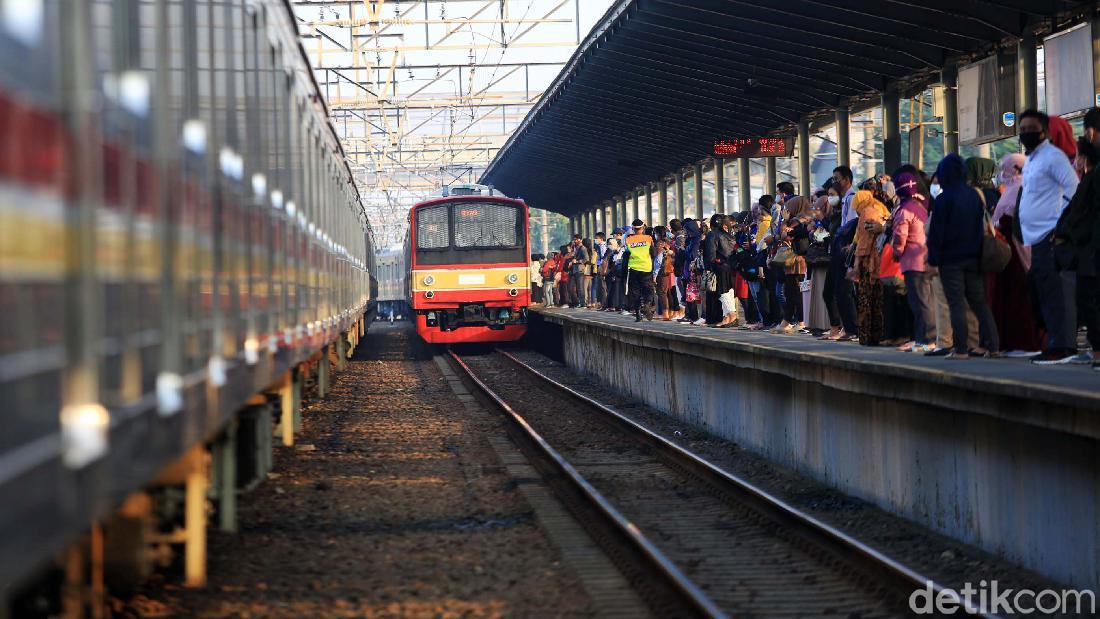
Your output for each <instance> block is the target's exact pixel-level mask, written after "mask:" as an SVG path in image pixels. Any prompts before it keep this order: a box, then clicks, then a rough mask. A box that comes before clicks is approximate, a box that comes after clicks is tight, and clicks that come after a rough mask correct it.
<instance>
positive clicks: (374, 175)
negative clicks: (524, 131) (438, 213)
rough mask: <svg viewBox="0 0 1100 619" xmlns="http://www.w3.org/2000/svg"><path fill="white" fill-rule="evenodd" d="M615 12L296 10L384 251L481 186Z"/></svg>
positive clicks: (299, 5)
mask: <svg viewBox="0 0 1100 619" xmlns="http://www.w3.org/2000/svg"><path fill="white" fill-rule="evenodd" d="M609 5H610V0H427V1H426V2H425V0H379V1H377V2H354V3H350V4H345V3H328V2H323V1H318V0H312V1H300V2H295V12H296V14H297V16H298V19H299V32H300V34H301V36H302V38H303V44H304V46H305V49H306V51H307V53H308V54H309V55H310V60H311V62H312V64H313V66H314V71H315V73H316V74H317V79H318V82H319V83H320V84H321V85H322V86H321V88H322V90H323V91H324V93H325V96H326V98H327V99H328V103H329V106H330V109H331V110H332V115H333V121H334V124H335V126H336V129H337V133H339V134H340V135H341V136H342V139H343V141H344V148H345V150H346V151H347V153H348V157H349V159H350V160H351V163H352V168H353V171H354V173H355V176H356V180H357V182H358V184H359V189H360V193H361V194H362V196H363V199H364V203H365V204H366V206H367V212H368V215H369V216H370V218H371V223H372V228H373V229H374V233H375V238H376V242H377V245H378V246H379V247H391V246H395V245H400V243H401V241H402V239H403V237H404V234H405V227H406V226H405V219H406V214H407V212H408V209H409V207H411V206H412V205H413V204H415V203H416V202H419V201H421V200H423V199H425V198H428V197H430V196H434V195H439V194H440V192H441V190H442V187H443V186H444V185H450V184H453V183H460V182H473V181H475V180H476V179H477V178H478V177H480V173H481V171H483V170H484V169H485V167H486V166H487V165H488V163H489V162H490V161H491V160H492V158H493V156H495V154H496V152H497V150H498V149H499V148H500V146H502V145H503V144H504V142H505V141H506V140H507V137H508V136H509V135H510V134H511V133H512V132H513V131H514V130H515V128H516V127H517V126H519V124H520V123H521V122H522V120H523V118H524V116H525V115H526V113H527V111H528V110H529V109H530V107H531V105H533V104H534V103H535V102H536V101H538V98H539V96H540V95H541V94H542V91H543V90H544V89H545V88H546V87H547V86H548V85H549V84H550V83H551V82H552V81H553V79H554V78H555V77H556V76H557V74H558V72H559V71H560V70H561V67H562V66H563V63H564V62H565V61H566V60H568V59H569V57H570V56H571V55H572V53H573V52H574V50H575V49H576V45H577V42H578V39H583V37H584V36H585V35H587V34H588V32H589V30H591V28H592V26H593V25H594V24H595V23H596V21H597V20H598V19H599V18H600V17H601V16H602V15H603V14H604V12H605V11H606V10H607V7H608V6H609ZM349 11H350V13H349Z"/></svg>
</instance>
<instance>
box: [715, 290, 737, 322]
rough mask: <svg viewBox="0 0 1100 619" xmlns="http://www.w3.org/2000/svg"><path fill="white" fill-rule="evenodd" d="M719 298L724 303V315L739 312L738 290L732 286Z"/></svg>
mask: <svg viewBox="0 0 1100 619" xmlns="http://www.w3.org/2000/svg"><path fill="white" fill-rule="evenodd" d="M718 300H719V301H720V302H721V303H722V315H723V316H728V315H729V314H736V313H737V291H736V290H734V289H733V288H730V289H729V291H727V292H724V293H722V294H721V295H720V296H719V297H718Z"/></svg>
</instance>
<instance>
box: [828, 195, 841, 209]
mask: <svg viewBox="0 0 1100 619" xmlns="http://www.w3.org/2000/svg"><path fill="white" fill-rule="evenodd" d="M838 204H840V196H829V206H834V207H835V206H836V205H838Z"/></svg>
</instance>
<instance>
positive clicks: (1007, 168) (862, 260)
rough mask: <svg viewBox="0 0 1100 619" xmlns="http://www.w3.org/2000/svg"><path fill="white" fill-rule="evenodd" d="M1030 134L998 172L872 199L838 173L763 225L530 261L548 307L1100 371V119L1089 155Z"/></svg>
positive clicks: (669, 235)
mask: <svg viewBox="0 0 1100 619" xmlns="http://www.w3.org/2000/svg"><path fill="white" fill-rule="evenodd" d="M1019 122H1020V142H1021V144H1022V146H1023V148H1024V151H1025V153H1024V154H1010V155H1007V156H1005V157H1004V158H1003V159H1002V160H1001V161H1000V162H999V164H998V163H996V162H994V161H992V160H990V159H985V158H980V157H972V158H969V159H966V160H963V159H962V158H961V157H959V156H958V155H955V154H949V155H947V156H946V157H945V158H944V159H943V160H942V161H940V162H939V165H938V166H937V167H936V170H935V172H934V173H933V174H932V175H931V176H929V174H927V173H926V172H925V171H924V170H919V169H917V168H916V167H915V166H912V165H904V166H902V167H901V168H899V169H898V170H896V171H894V172H893V174H888V175H885V174H884V175H881V176H878V177H875V178H869V179H866V180H863V181H862V182H859V183H858V184H856V183H855V182H854V179H853V175H852V170H851V169H849V168H847V167H844V166H840V167H837V168H836V169H835V170H833V175H832V178H831V179H829V180H828V181H827V182H826V183H825V185H824V186H823V187H821V188H820V189H817V190H816V191H814V192H813V194H812V195H809V196H801V195H797V193H796V191H795V188H794V185H793V184H792V183H789V182H781V183H779V184H778V185H776V188H775V194H774V195H762V196H760V197H759V199H758V200H757V202H756V204H754V205H753V207H752V210H751V211H750V212H743V213H735V214H730V215H724V214H715V215H713V216H712V217H711V218H710V219H709V221H707V220H698V219H690V218H685V219H683V220H679V219H672V220H671V221H669V222H667V225H665V224H664V223H662V224H661V225H656V226H652V227H650V226H647V225H646V224H645V222H643V221H641V220H634V221H633V222H632V225H631V226H629V227H624V228H622V229H617V230H614V231H613V232H612V233H611V235H610V237H608V236H607V235H605V234H604V233H603V232H597V233H596V234H595V238H594V239H584V238H581V236H580V235H574V237H573V240H572V242H571V243H570V244H568V245H563V246H562V247H560V248H559V250H558V251H555V252H553V253H552V254H551V255H550V256H542V255H536V256H533V261H532V263H531V276H532V282H533V285H532V292H533V293H534V295H535V298H534V301H535V302H537V303H543V304H545V305H546V306H558V307H573V308H586V309H590V310H600V311H606V312H621V313H622V314H624V315H628V316H634V317H635V319H636V320H637V321H641V320H642V319H643V318H644V319H647V320H653V319H655V318H657V319H660V320H665V321H675V322H678V323H683V324H685V325H700V326H701V325H706V326H710V327H713V328H731V329H747V330H754V331H760V330H770V331H771V332H773V333H780V334H803V335H806V336H816V337H817V338H818V339H822V340H832V341H839V342H858V343H859V344H861V345H864V346H893V347H896V349H897V350H898V351H900V352H909V353H916V354H923V355H926V356H943V357H945V358H948V359H969V358H970V357H974V356H981V357H997V356H1006V357H1031V358H1032V361H1033V362H1034V363H1037V364H1043V365H1047V364H1064V363H1075V364H1091V365H1092V366H1093V368H1094V369H1097V370H1100V364H1098V363H1097V361H1098V360H1097V359H1094V357H1093V351H1096V352H1097V353H1100V314H1098V305H1100V303H1098V297H1100V286H1098V281H1097V273H1098V271H1100V251H1097V250H1098V249H1100V177H1098V175H1100V168H1097V166H1096V163H1097V158H1098V153H1100V108H1094V109H1092V110H1091V111H1089V112H1088V113H1087V114H1086V115H1085V118H1084V130H1083V135H1082V136H1081V137H1080V138H1078V139H1077V140H1074V137H1073V132H1072V129H1071V128H1070V125H1069V124H1068V123H1067V122H1066V121H1065V120H1064V119H1062V118H1059V117H1048V116H1047V115H1046V114H1043V113H1042V112H1038V111H1035V110H1028V111H1026V112H1024V113H1023V114H1021V115H1020V119H1019ZM1079 325H1080V326H1081V327H1084V328H1085V330H1086V332H1087V342H1088V345H1090V346H1091V351H1090V350H1088V349H1087V348H1085V349H1084V350H1082V351H1079V350H1078V330H1079Z"/></svg>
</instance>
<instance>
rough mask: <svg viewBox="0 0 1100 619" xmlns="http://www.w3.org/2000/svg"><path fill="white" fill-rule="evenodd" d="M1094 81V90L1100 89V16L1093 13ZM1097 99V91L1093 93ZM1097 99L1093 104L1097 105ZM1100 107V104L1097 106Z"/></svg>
mask: <svg viewBox="0 0 1100 619" xmlns="http://www.w3.org/2000/svg"><path fill="white" fill-rule="evenodd" d="M1090 27H1091V28H1092V83H1093V90H1094V91H1100V17H1098V16H1096V15H1095V14H1093V16H1092V23H1091V24H1090ZM1093 98H1094V99H1095V93H1094V94H1093ZM1095 103H1096V102H1095V101H1093V104H1094V105H1095ZM1097 107H1100V106H1097Z"/></svg>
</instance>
